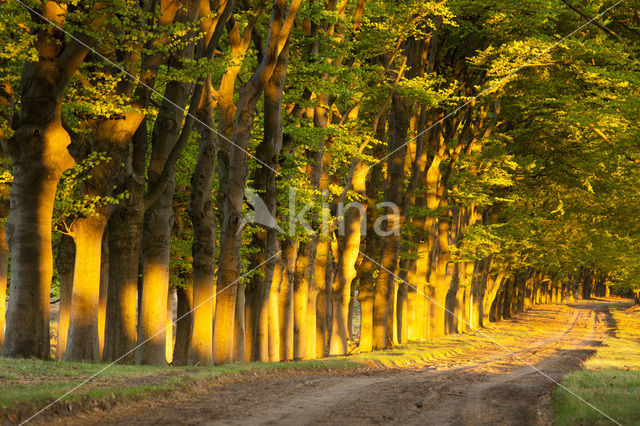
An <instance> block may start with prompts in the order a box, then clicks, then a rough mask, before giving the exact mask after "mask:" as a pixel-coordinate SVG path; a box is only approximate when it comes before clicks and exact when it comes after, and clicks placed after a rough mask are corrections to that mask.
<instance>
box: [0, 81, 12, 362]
mask: <svg viewBox="0 0 640 426" xmlns="http://www.w3.org/2000/svg"><path fill="white" fill-rule="evenodd" d="M0 107H2V108H3V110H2V111H0V117H2V119H3V120H4V122H5V123H6V126H7V128H11V123H12V122H13V120H12V119H13V107H14V100H13V88H12V87H11V85H10V84H7V83H0ZM6 140H7V137H6V135H5V134H4V131H3V130H2V129H0V161H2V160H3V159H4V156H5V152H4V146H6ZM9 191H10V188H9V186H8V185H0V351H2V345H3V344H4V326H5V315H6V297H7V280H8V278H9V276H8V273H9V246H8V245H7V238H6V234H5V223H4V219H6V217H7V216H8V215H9Z"/></svg>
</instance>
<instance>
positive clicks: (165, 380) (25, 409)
mask: <svg viewBox="0 0 640 426" xmlns="http://www.w3.org/2000/svg"><path fill="white" fill-rule="evenodd" d="M106 366H107V364H91V363H66V362H65V363H62V362H56V361H41V360H35V359H8V358H0V389H2V391H1V392H0V422H1V421H2V420H5V419H6V420H9V421H17V420H24V419H26V418H28V417H29V415H31V414H33V413H35V412H37V411H38V410H40V409H42V408H43V407H45V406H46V405H47V404H49V403H51V402H53V401H55V400H56V399H57V398H59V397H60V396H62V395H64V394H65V393H66V392H68V391H70V390H72V389H73V388H74V387H76V386H78V385H79V384H81V383H82V382H83V381H84V380H86V379H87V378H89V377H91V376H92V375H94V374H96V373H98V372H99V371H100V370H102V369H104V368H105V367H106ZM358 367H363V364H362V363H358V362H353V361H350V360H347V359H340V358H339V359H322V360H310V361H298V362H290V363H259V362H252V363H232V364H226V365H222V366H216V367H151V366H132V365H113V366H111V367H109V368H107V369H105V370H104V371H103V372H102V373H100V374H99V376H97V377H96V378H95V379H94V380H91V381H90V382H88V383H86V384H84V385H83V386H81V387H79V388H78V389H76V390H74V391H73V392H72V393H70V394H69V395H67V396H65V397H64V398H63V399H62V400H61V401H59V402H57V403H56V404H55V407H51V410H52V411H54V412H58V411H60V410H61V409H62V410H63V411H64V410H66V411H70V410H73V409H75V408H76V407H79V406H85V405H89V406H102V407H108V406H110V405H111V404H112V403H113V402H115V401H116V400H121V399H138V398H143V397H146V396H150V395H154V394H161V393H164V392H173V391H176V390H181V389H185V388H187V387H189V386H190V385H193V384H194V383H195V382H199V381H207V380H212V379H214V378H215V377H216V376H221V375H226V374H242V373H258V372H262V373H268V372H276V371H284V370H306V371H310V370H311V371H312V370H328V369H335V370H343V369H353V368H358Z"/></svg>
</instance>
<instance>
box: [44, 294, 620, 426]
mask: <svg viewBox="0 0 640 426" xmlns="http://www.w3.org/2000/svg"><path fill="white" fill-rule="evenodd" d="M563 315H564V317H563V318H558V323H559V324H561V325H559V326H558V328H557V332H554V333H553V334H552V336H551V337H550V338H547V339H545V340H544V341H535V339H522V340H519V341H518V342H517V344H513V345H509V348H508V351H511V353H510V352H508V351H507V349H505V348H503V347H499V346H495V348H494V349H492V350H488V351H487V350H484V351H482V352H481V353H475V352H474V353H469V354H461V355H458V356H454V357H451V358H448V359H447V360H446V361H438V362H434V363H433V364H432V365H426V366H425V367H424V368H423V369H420V370H409V371H407V370H401V371H389V370H386V371H365V372H358V371H355V372H316V373H308V372H307V373H300V372H298V373H296V372H287V373H277V374H274V373H270V374H260V375H257V376H255V375H245V376H239V377H222V378H221V379H220V380H219V381H216V382H214V383H211V384H209V385H207V386H206V387H201V388H197V389H193V390H192V391H190V392H186V393H180V394H178V395H171V396H165V397H160V398H153V399H148V400H143V401H138V402H134V403H131V404H128V405H121V406H116V407H113V408H112V409H111V410H110V411H109V412H104V411H99V410H97V411H94V412H85V413H79V414H76V415H74V416H73V417H72V418H70V417H65V418H58V419H51V418H49V419H47V422H48V423H51V421H52V420H53V421H54V423H59V424H62V423H67V424H68V423H70V422H72V423H73V424H211V425H254V424H255V425H257V424H287V425H290V424H293V425H302V424H371V423H376V424H377V423H390V424H403V425H404V424H420V425H425V424H434V425H436V424H437V425H447V424H467V425H487V424H500V425H503V424H514V425H515V424H518V425H520V424H550V423H551V406H550V394H551V391H552V390H553V388H554V387H555V386H556V384H555V383H554V380H555V381H559V380H560V379H561V378H562V376H564V375H565V374H567V373H569V372H571V371H573V370H574V369H576V368H577V367H579V365H580V363H581V362H582V361H583V360H584V359H586V358H587V357H588V356H589V355H590V354H592V353H593V352H594V350H595V347H596V346H597V345H598V344H599V343H600V342H601V340H602V339H603V338H604V336H605V335H606V333H612V332H615V330H614V327H615V325H614V324H612V322H613V321H612V319H611V316H610V314H609V312H608V308H607V303H603V302H590V303H582V304H576V305H572V306H571V309H568V310H566V312H565V313H563ZM42 420H44V419H42Z"/></svg>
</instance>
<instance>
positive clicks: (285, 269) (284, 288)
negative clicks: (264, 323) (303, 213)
mask: <svg viewBox="0 0 640 426" xmlns="http://www.w3.org/2000/svg"><path fill="white" fill-rule="evenodd" d="M297 256H298V242H297V241H293V240H290V239H287V240H285V241H283V242H282V255H281V260H280V262H281V264H282V281H281V283H280V293H279V294H278V322H279V326H278V328H279V332H280V360H282V361H290V360H292V359H293V338H294V333H293V282H294V270H295V264H296V258H297Z"/></svg>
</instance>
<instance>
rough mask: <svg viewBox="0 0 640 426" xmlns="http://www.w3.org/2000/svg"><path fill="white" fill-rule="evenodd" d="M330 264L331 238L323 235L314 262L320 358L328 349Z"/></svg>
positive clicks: (317, 337)
mask: <svg viewBox="0 0 640 426" xmlns="http://www.w3.org/2000/svg"><path fill="white" fill-rule="evenodd" d="M330 264H331V240H330V237H329V236H327V235H324V236H322V237H320V241H319V242H318V246H317V249H316V258H315V262H314V276H315V278H314V279H315V283H316V284H315V286H316V287H317V289H318V290H317V293H318V294H317V297H316V333H315V337H316V344H315V348H316V352H315V354H316V358H322V357H323V356H324V355H325V349H328V347H327V343H328V341H329V339H328V338H327V335H328V334H329V321H328V319H330V318H331V317H330V315H328V312H330V310H331V286H330V285H327V271H328V268H330Z"/></svg>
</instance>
